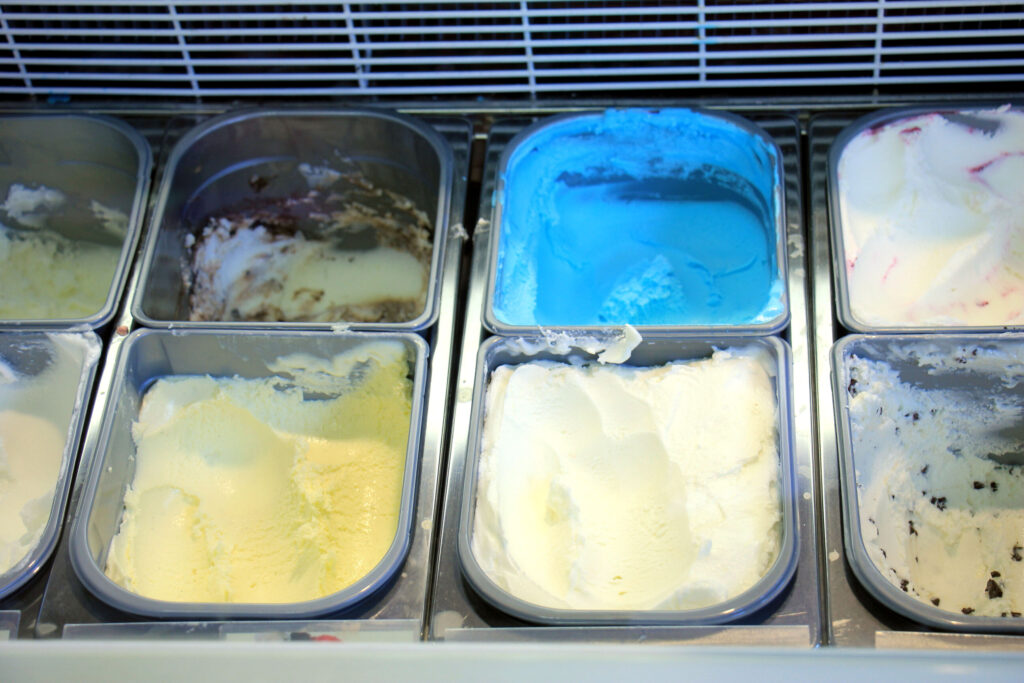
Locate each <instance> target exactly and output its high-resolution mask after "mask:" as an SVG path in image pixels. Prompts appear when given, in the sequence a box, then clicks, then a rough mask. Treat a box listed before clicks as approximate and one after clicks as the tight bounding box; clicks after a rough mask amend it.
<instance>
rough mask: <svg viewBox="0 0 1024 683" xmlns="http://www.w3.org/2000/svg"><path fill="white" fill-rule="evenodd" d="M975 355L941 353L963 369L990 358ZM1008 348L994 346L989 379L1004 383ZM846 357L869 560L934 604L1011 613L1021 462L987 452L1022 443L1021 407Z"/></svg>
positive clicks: (1021, 535)
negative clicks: (995, 365) (927, 384)
mask: <svg viewBox="0 0 1024 683" xmlns="http://www.w3.org/2000/svg"><path fill="white" fill-rule="evenodd" d="M978 353H979V352H978V351H977V350H976V349H973V350H972V349H970V348H965V349H962V350H961V351H960V355H959V356H957V357H958V359H959V361H960V362H957V361H955V360H953V358H954V356H956V354H954V356H951V357H950V360H951V362H954V363H957V364H958V365H959V366H960V367H961V368H964V367H966V366H968V365H978V364H979V363H988V364H989V365H991V362H992V361H998V360H1000V358H999V357H1000V356H1001V354H994V353H992V352H991V351H984V352H983V355H984V357H983V358H982V357H979V356H978V355H976V354H978ZM1020 355H1021V354H1020V353H1018V354H1017V355H1016V356H1010V355H1007V356H1001V359H1002V362H1003V363H1004V364H1005V365H1004V367H1005V368H1006V369H1007V370H1006V373H1005V374H1003V373H999V374H997V375H996V377H1001V376H1002V377H1005V378H1006V380H1007V381H1013V380H1011V379H1010V377H1011V374H1010V372H1009V367H1010V366H1011V364H1015V365H1016V366H1017V367H1018V369H1019V367H1020V361H1021V358H1020ZM848 366H849V370H848V372H849V381H848V383H847V386H846V387H845V390H846V391H847V393H848V394H849V397H848V398H849V420H850V425H851V431H852V434H851V436H852V448H853V456H854V463H855V466H856V468H857V496H858V500H859V506H860V523H861V528H862V534H863V540H864V544H865V546H866V548H867V552H868V555H869V556H870V558H871V560H872V562H873V563H874V565H875V567H877V569H878V571H879V572H881V573H882V574H883V575H884V576H885V577H886V579H888V580H889V582H891V583H892V584H893V585H894V586H896V587H897V588H900V589H902V590H903V591H905V592H906V593H907V594H908V595H910V596H913V597H914V598H916V599H918V600H920V601H922V602H926V603H929V604H932V605H934V606H936V607H938V608H939V609H942V610H946V611H949V612H955V613H958V614H960V613H962V614H974V615H983V616H997V617H998V616H1004V617H1019V616H1020V615H1021V612H1024V561H1022V560H1024V467H1021V466H1012V465H1010V464H1006V462H1005V461H1004V462H1003V463H1002V464H1001V463H1000V462H999V460H998V459H999V458H1001V457H1005V455H1006V454H1013V453H1017V454H1020V453H1024V443H1021V441H1020V438H1019V429H1018V426H1019V425H1020V424H1021V421H1022V420H1024V406H1022V405H1020V404H1019V403H1017V402H1015V401H1013V400H1012V399H1010V398H1009V397H1008V396H1007V395H1003V396H1002V397H1000V396H998V395H995V394H993V393H992V392H987V393H986V392H981V393H979V392H973V391H967V390H966V389H953V388H950V389H939V388H930V389H925V388H922V386H921V385H920V384H915V383H911V382H908V381H905V380H904V379H903V378H901V377H900V375H899V374H898V373H897V372H896V371H895V370H894V369H893V368H892V367H891V366H890V365H889V364H887V363H885V362H882V361H877V360H868V359H864V358H857V357H853V358H851V359H850V360H849V361H848ZM939 367H940V368H941V367H942V366H941V365H940V366H939ZM943 372H946V370H943ZM1017 376H1018V378H1019V373H1018V375H1017ZM993 454H994V455H995V456H996V457H997V459H996V460H994V459H992V458H991V457H989V456H990V455H993ZM1009 462H1013V460H1012V459H1011V460H1010V461H1009Z"/></svg>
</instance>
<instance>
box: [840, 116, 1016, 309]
mask: <svg viewBox="0 0 1024 683" xmlns="http://www.w3.org/2000/svg"><path fill="white" fill-rule="evenodd" d="M970 116H972V117H975V119H976V120H977V121H980V122H982V123H984V126H982V125H981V124H979V126H978V127H971V126H969V125H965V123H964V119H962V118H959V117H958V116H957V115H955V114H953V115H943V114H939V113H934V114H927V115H923V116H916V117H913V118H909V119H903V120H900V121H896V122H894V123H890V124H887V125H884V126H880V127H877V128H870V129H867V130H865V131H863V132H862V133H860V134H859V135H857V136H856V137H854V138H853V139H852V140H851V141H850V142H849V144H847V145H846V147H845V148H844V149H843V151H842V155H841V156H840V159H839V165H838V190H839V192H838V199H839V213H840V221H841V225H840V226H839V228H841V234H842V243H843V249H844V251H845V259H846V262H845V264H844V267H845V269H846V279H847V283H848V289H849V297H850V308H851V312H852V314H853V316H854V317H855V318H856V319H857V320H860V321H861V322H863V323H866V324H869V325H893V326H912V325H978V326H997V325H1007V324H1017V325H1019V324H1021V323H1024V112H1021V111H1017V110H1011V109H1009V108H1008V107H1002V108H1000V109H998V110H988V111H979V112H973V113H971V114H970ZM951 119H952V120H951ZM967 120H968V121H969V120H970V119H967Z"/></svg>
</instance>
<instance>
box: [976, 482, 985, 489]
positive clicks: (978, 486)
mask: <svg viewBox="0 0 1024 683" xmlns="http://www.w3.org/2000/svg"><path fill="white" fill-rule="evenodd" d="M974 488H975V489H983V488H985V485H984V484H982V483H981V482H980V481H976V482H974Z"/></svg>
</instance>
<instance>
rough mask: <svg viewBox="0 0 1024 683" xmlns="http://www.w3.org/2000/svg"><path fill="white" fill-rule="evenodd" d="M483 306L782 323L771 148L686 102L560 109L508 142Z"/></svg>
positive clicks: (560, 323) (509, 312) (554, 318)
mask: <svg viewBox="0 0 1024 683" xmlns="http://www.w3.org/2000/svg"><path fill="white" fill-rule="evenodd" d="M501 180H502V185H501V186H500V189H499V197H498V200H499V202H500V218H499V219H498V226H497V233H498V249H497V257H496V262H495V271H494V291H493V296H492V307H493V308H492V310H493V314H494V316H495V318H496V319H497V320H498V321H499V322H501V323H504V324H506V325H526V326H532V325H543V326H553V327H571V326H584V325H621V324H626V323H630V324H632V325H671V326H715V325H768V326H771V325H773V324H775V325H781V323H782V322H783V321H784V319H785V315H786V299H785V286H784V280H783V277H782V274H781V272H780V264H779V258H778V252H779V246H778V244H779V239H780V238H779V227H778V226H780V225H782V220H781V219H780V215H781V214H780V212H781V210H782V209H781V206H780V203H781V202H780V197H781V193H779V192H777V191H776V188H777V187H779V186H780V183H781V178H780V172H779V161H778V152H777V150H776V148H775V147H774V145H772V144H771V143H769V142H768V141H767V140H766V139H765V138H763V137H761V136H759V135H757V134H755V133H752V132H751V131H750V130H747V129H744V128H743V127H741V126H740V125H737V124H736V123H733V122H732V121H730V120H727V119H724V118H719V117H717V116H713V115H710V114H705V113H699V112H694V111H690V110H685V109H663V110H660V111H649V110H640V109H632V110H608V111H606V112H603V113H601V112H597V113H589V114H583V115H577V116H572V117H568V118H563V119H560V120H557V121H555V122H554V123H551V124H549V125H547V126H546V127H543V128H540V129H539V130H537V131H536V132H535V133H533V134H532V135H529V137H527V138H526V139H524V140H522V142H521V143H519V144H517V145H515V147H514V149H513V151H512V152H511V154H510V156H509V157H508V159H507V162H506V164H505V166H504V167H503V175H502V176H501Z"/></svg>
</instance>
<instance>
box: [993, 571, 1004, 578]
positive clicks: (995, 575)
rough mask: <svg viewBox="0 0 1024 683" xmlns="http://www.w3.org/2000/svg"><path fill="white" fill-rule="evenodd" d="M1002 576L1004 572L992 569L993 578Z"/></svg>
mask: <svg viewBox="0 0 1024 683" xmlns="http://www.w3.org/2000/svg"><path fill="white" fill-rule="evenodd" d="M1000 576H1002V574H1000V573H999V572H997V571H995V570H993V571H992V578H993V579H998V578H999V577H1000Z"/></svg>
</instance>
